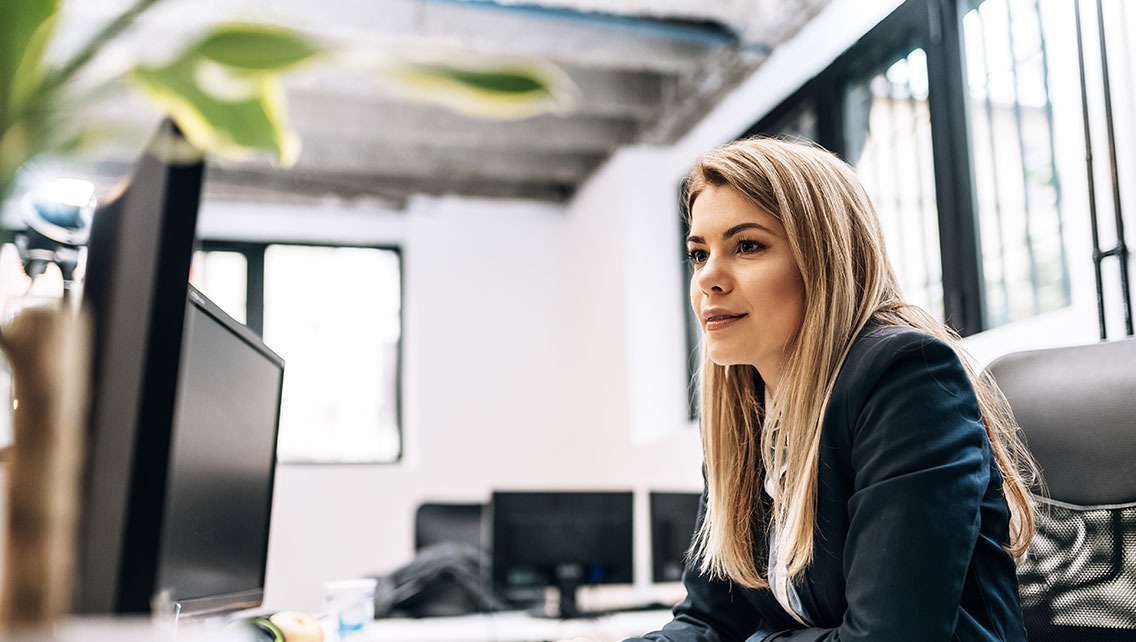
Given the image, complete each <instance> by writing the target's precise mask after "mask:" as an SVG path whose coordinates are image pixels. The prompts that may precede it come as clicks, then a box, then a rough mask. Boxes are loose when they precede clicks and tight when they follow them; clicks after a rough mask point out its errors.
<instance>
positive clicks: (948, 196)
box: [926, 0, 985, 336]
mask: <svg viewBox="0 0 1136 642" xmlns="http://www.w3.org/2000/svg"><path fill="white" fill-rule="evenodd" d="M927 8H928V10H929V13H928V16H927V23H926V24H927V27H928V29H929V36H930V37H929V38H927V71H928V76H929V77H930V79H931V82H930V83H929V88H928V92H929V95H928V103H929V108H930V112H931V113H930V118H931V145H932V156H933V158H934V163H935V184H936V185H938V186H939V188H938V189H937V190H936V192H935V194H936V199H937V204H938V210H939V238H940V242H941V243H942V248H943V251H942V264H943V265H942V267H943V299H944V301H943V304H944V306H945V313H946V314H945V316H946V320H947V322H948V323H949V324H950V325H951V326H952V327H953V328H954V329H955V330H956V331H958V332H959V334H962V335H964V336H965V335H969V334H974V333H976V332H979V331H981V330H982V329H983V327H984V318H985V314H984V310H983V307H984V306H983V300H982V265H981V262H980V260H979V259H980V254H979V247H980V246H979V234H978V227H977V224H976V211H977V206H976V202H975V190H974V177H973V171H972V165H971V157H970V148H969V141H970V135H969V122H968V115H967V114H968V111H967V108H966V107H967V104H966V100H967V96H968V95H969V93H968V86H967V83H966V76H965V69H964V67H963V51H962V33H961V32H962V9H961V7H960V6H959V3H958V2H957V0H931V1H930V2H928V4H927Z"/></svg>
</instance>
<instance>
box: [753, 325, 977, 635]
mask: <svg viewBox="0 0 1136 642" xmlns="http://www.w3.org/2000/svg"><path fill="white" fill-rule="evenodd" d="M880 342H881V345H879V346H873V349H871V350H870V351H869V352H875V348H879V349H880V352H877V353H876V354H877V355H888V356H887V357H886V358H887V359H888V362H887V363H886V364H885V367H883V368H875V369H874V370H875V371H876V372H879V373H880V375H879V376H878V378H877V379H876V380H875V383H874V385H872V387H871V389H870V391H869V393H868V395H867V397H866V399H865V402H864V404H863V406H862V408H861V409H860V411H859V413H858V415H857V414H855V410H856V409H855V408H852V409H850V413H851V414H852V416H851V417H849V418H848V419H849V425H851V426H852V431H853V432H852V435H851V443H852V452H851V463H852V468H853V471H854V477H855V481H854V490H853V494H852V496H851V498H850V499H849V501H848V517H849V531H848V536H847V539H846V541H845V549H844V574H845V582H846V584H845V586H846V588H845V593H846V598H847V601H848V609H847V611H846V612H845V615H844V618H843V622H842V623H841V624H840V626H839V627H837V628H833V629H825V628H809V629H803V630H786V631H780V632H776V633H771V634H769V635H766V636H764V637H763V638H758V639H759V640H761V642H781V641H792V642H804V641H828V642H836V641H838V640H839V641H841V642H868V641H870V642H911V641H913V640H919V641H920V642H940V641H941V642H948V641H950V640H951V639H952V637H953V635H954V632H955V628H956V623H957V621H958V618H959V614H960V605H961V600H962V592H963V583H964V581H965V579H966V576H967V571H968V568H969V565H970V560H971V556H972V554H973V552H974V548H975V542H976V540H977V538H978V535H979V528H980V506H981V503H982V499H983V496H984V494H985V493H986V490H987V487H988V485H989V483H990V481H991V480H990V471H991V457H992V455H991V450H990V447H989V442H988V441H987V437H986V433H985V429H984V427H983V423H982V418H981V415H980V412H979V409H978V403H977V400H976V398H975V394H974V391H973V388H972V387H971V384H970V380H969V379H968V378H967V375H966V372H965V370H964V369H963V367H962V364H961V363H960V362H959V360H958V357H957V356H956V355H955V353H954V351H953V350H952V349H951V348H950V347H948V346H947V345H946V344H944V343H942V342H940V341H938V340H935V339H932V338H930V337H927V336H924V335H918V334H914V333H901V334H897V335H892V336H890V337H886V338H882V339H880ZM896 343H898V344H899V345H898V346H896V345H895V344H896ZM887 344H890V345H887ZM877 358H879V357H877ZM866 385H871V384H870V383H868V384H866Z"/></svg>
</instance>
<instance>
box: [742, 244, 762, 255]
mask: <svg viewBox="0 0 1136 642" xmlns="http://www.w3.org/2000/svg"><path fill="white" fill-rule="evenodd" d="M764 249H765V246H764V245H763V244H761V243H758V242H757V241H738V252H741V253H742V254H753V253H754V252H760V251H761V250H764Z"/></svg>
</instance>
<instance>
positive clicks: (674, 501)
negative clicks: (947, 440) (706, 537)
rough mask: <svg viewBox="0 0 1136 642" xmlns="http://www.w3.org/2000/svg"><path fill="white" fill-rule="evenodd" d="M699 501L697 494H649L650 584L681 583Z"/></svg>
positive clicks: (699, 495)
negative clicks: (651, 582)
mask: <svg viewBox="0 0 1136 642" xmlns="http://www.w3.org/2000/svg"><path fill="white" fill-rule="evenodd" d="M700 497H701V494H699V493H660V492H653V493H651V495H650V498H649V508H650V511H651V520H650V521H651V581H653V582H678V581H681V580H682V570H683V568H685V566H686V561H687V552H688V551H689V550H690V545H691V542H692V540H693V539H694V528H695V526H696V524H697V521H698V504H699V498H700Z"/></svg>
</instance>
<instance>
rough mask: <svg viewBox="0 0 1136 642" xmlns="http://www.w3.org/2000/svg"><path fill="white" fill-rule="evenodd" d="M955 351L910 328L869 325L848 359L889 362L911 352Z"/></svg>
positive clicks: (854, 343) (860, 335) (921, 331)
mask: <svg viewBox="0 0 1136 642" xmlns="http://www.w3.org/2000/svg"><path fill="white" fill-rule="evenodd" d="M943 350H945V351H947V352H948V353H950V354H954V350H953V349H952V348H951V347H950V346H949V345H947V343H946V342H945V341H943V340H942V339H940V338H939V337H936V336H934V335H932V334H929V333H927V332H924V331H923V330H919V329H917V328H912V327H908V326H897V325H880V324H869V325H868V326H867V327H865V328H864V329H863V330H862V331H861V332H860V334H859V336H857V337H856V340H855V341H854V342H853V343H852V348H851V350H849V352H848V358H849V359H851V358H853V357H854V356H855V357H857V358H861V359H863V358H869V359H875V360H880V359H882V360H885V361H886V360H888V359H889V358H894V357H897V356H902V355H905V354H907V353H910V352H927V351H932V352H939V351H943Z"/></svg>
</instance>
